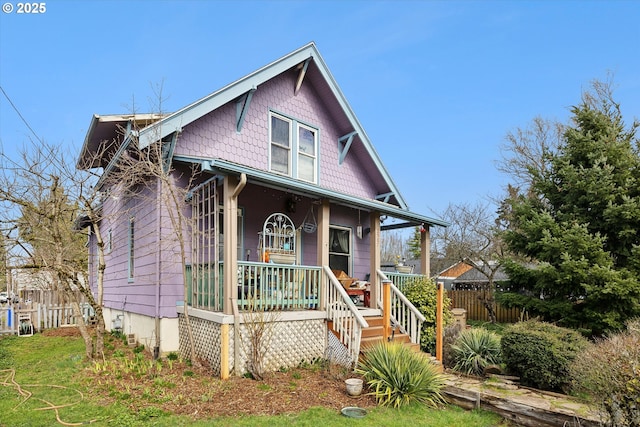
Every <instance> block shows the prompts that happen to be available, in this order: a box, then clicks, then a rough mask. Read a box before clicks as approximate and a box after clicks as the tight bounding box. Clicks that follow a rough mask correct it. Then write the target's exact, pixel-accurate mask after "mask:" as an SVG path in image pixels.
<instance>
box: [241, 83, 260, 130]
mask: <svg viewBox="0 0 640 427" xmlns="http://www.w3.org/2000/svg"><path fill="white" fill-rule="evenodd" d="M255 91H256V87H255V86H253V87H252V88H251V89H250V90H249V92H247V93H245V94H244V95H242V96H241V97H240V98H238V100H237V101H236V132H240V131H241V130H242V124H243V123H244V118H245V116H246V115H247V111H249V105H251V98H253V93H254V92H255Z"/></svg>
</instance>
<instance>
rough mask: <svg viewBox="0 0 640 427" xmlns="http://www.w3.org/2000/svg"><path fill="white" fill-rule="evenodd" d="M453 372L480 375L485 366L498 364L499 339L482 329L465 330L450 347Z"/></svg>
mask: <svg viewBox="0 0 640 427" xmlns="http://www.w3.org/2000/svg"><path fill="white" fill-rule="evenodd" d="M451 357H452V359H453V362H454V363H455V365H454V367H453V369H454V370H455V371H459V372H464V373H465V374H469V375H482V374H483V372H484V368H485V367H486V366H487V365H497V364H499V363H500V337H499V336H498V335H496V334H495V333H493V332H491V331H488V330H486V329H484V328H472V329H466V330H464V331H462V332H461V333H460V335H459V336H458V338H457V339H456V341H455V342H454V343H453V344H452V345H451Z"/></svg>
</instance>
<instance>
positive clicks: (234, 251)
mask: <svg viewBox="0 0 640 427" xmlns="http://www.w3.org/2000/svg"><path fill="white" fill-rule="evenodd" d="M237 185H238V178H236V177H235V176H231V175H227V176H226V177H225V178H224V191H223V193H224V196H223V205H222V206H223V209H224V213H223V215H222V217H223V225H222V232H223V233H224V248H223V250H222V253H223V260H224V273H223V279H222V283H223V285H222V292H223V296H224V299H223V303H222V311H223V312H224V314H233V306H232V300H233V299H234V298H235V297H236V294H235V292H234V288H235V289H237V287H236V286H237V281H238V279H237V277H236V275H237V273H236V270H237V266H238V200H237V198H236V197H234V196H233V193H234V190H235V188H236V187H237ZM236 292H237V291H236Z"/></svg>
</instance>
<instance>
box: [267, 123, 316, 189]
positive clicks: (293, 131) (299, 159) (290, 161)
mask: <svg viewBox="0 0 640 427" xmlns="http://www.w3.org/2000/svg"><path fill="white" fill-rule="evenodd" d="M270 123H271V128H270V134H271V139H270V153H269V154H270V161H269V167H270V170H271V171H272V172H277V173H281V174H283V175H287V176H290V177H293V178H297V179H301V180H304V181H308V182H313V183H316V182H317V176H318V130H317V129H315V128H313V127H311V126H308V125H305V124H303V123H300V122H298V121H297V120H293V119H290V118H287V117H285V116H282V115H280V114H275V113H271V116H270Z"/></svg>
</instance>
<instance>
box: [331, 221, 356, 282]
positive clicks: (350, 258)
mask: <svg viewBox="0 0 640 427" xmlns="http://www.w3.org/2000/svg"><path fill="white" fill-rule="evenodd" d="M331 229H335V230H341V231H346V232H348V233H349V252H348V254H346V255H345V254H343V253H342V252H333V251H332V250H331V243H329V256H331V255H335V256H346V257H347V265H348V266H349V268H348V270H349V271H345V273H347V274H351V271H352V270H353V230H352V229H351V228H350V227H344V226H340V225H329V230H331ZM329 235H331V232H329Z"/></svg>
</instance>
